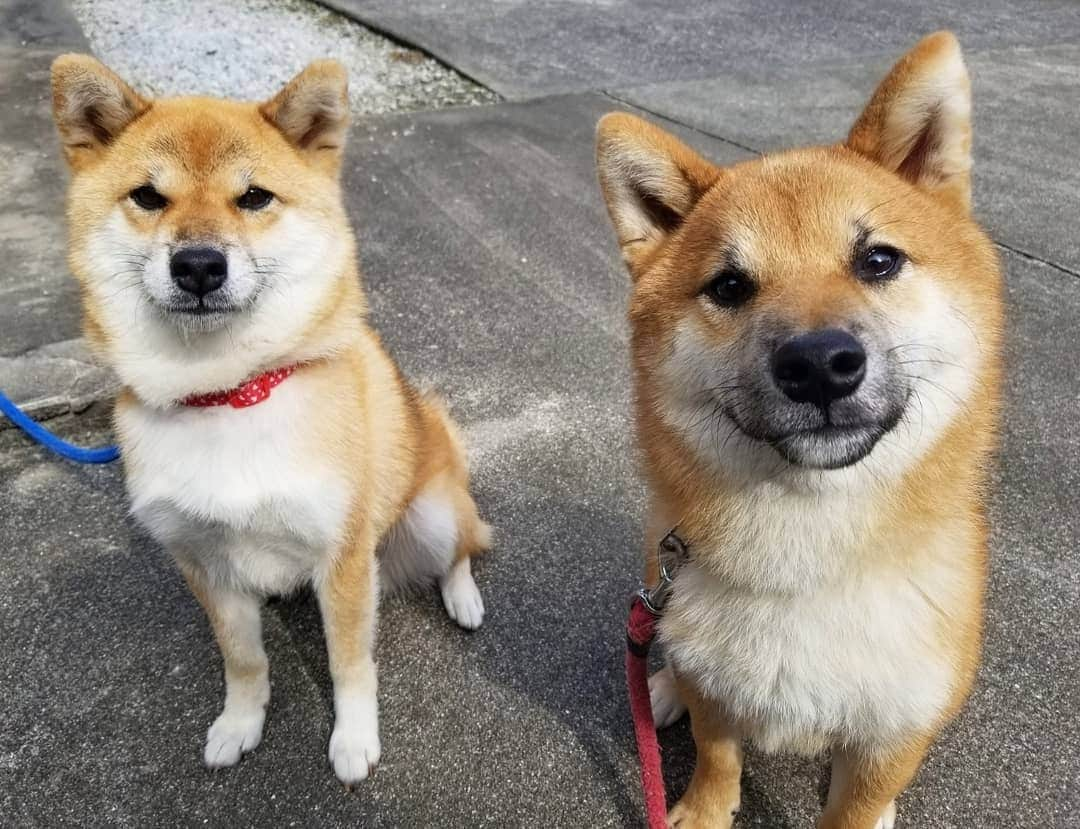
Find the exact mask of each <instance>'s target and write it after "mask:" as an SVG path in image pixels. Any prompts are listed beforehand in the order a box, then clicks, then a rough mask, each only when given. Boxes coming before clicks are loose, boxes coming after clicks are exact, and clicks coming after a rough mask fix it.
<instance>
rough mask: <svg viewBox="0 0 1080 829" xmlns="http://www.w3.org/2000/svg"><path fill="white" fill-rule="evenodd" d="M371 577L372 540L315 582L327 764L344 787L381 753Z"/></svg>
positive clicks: (374, 590)
mask: <svg viewBox="0 0 1080 829" xmlns="http://www.w3.org/2000/svg"><path fill="white" fill-rule="evenodd" d="M375 577H376V572H375V542H374V541H373V540H365V541H364V542H363V543H354V544H352V545H350V547H349V548H347V549H345V550H343V551H342V552H341V553H340V555H339V556H338V557H337V558H336V559H335V560H334V561H333V563H332V564H331V565H330V568H329V570H328V572H327V573H326V575H325V577H323V578H321V579H319V580H318V582H317V584H316V591H317V593H318V597H319V609H320V610H321V611H322V618H323V630H324V632H325V634H326V649H327V653H328V655H329V657H330V676H331V678H332V680H333V682H334V715H335V721H334V731H333V734H332V735H331V737H330V764H331V765H332V766H333V768H334V773H335V774H336V775H337V776H338V779H339V780H341V782H342V783H345V784H352V783H358V782H359V781H361V780H363V779H365V778H366V777H367V776H368V775H369V774H370V773H371V772H372V770H374V768H375V765H376V763H378V762H379V754H380V752H381V748H380V745H379V708H378V703H377V701H376V687H377V684H378V683H377V679H376V673H375V660H374V659H373V657H372V650H373V647H374V644H375V642H374V640H375V611H376V606H377V603H378V595H377V593H378V588H377V585H376V581H375Z"/></svg>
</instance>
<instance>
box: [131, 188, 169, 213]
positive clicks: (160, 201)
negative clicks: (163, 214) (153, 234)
mask: <svg viewBox="0 0 1080 829" xmlns="http://www.w3.org/2000/svg"><path fill="white" fill-rule="evenodd" d="M128 196H130V197H131V200H132V201H133V202H135V204H137V205H139V207H141V208H142V209H143V210H162V209H163V208H164V207H165V206H166V205H168V203H169V200H168V199H167V198H165V197H164V196H163V195H161V193H159V192H158V191H157V190H155V189H154V188H153V187H151V186H150V185H149V184H144V185H143V186H142V187H136V188H135V189H134V190H132V191H131V192H130V193H128Z"/></svg>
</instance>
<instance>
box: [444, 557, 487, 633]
mask: <svg viewBox="0 0 1080 829" xmlns="http://www.w3.org/2000/svg"><path fill="white" fill-rule="evenodd" d="M439 587H440V590H441V592H442V600H443V605H444V606H445V607H446V613H447V615H449V617H450V618H451V619H453V620H454V621H455V622H457V623H458V625H460V626H461V627H463V628H465V629H466V630H476V629H477V628H478V627H480V624H481V623H482V622H483V621H484V600H483V598H482V597H481V596H480V588H479V587H477V586H476V582H475V581H474V580H473V576H472V567H471V565H470V564H469V560H468V559H467V558H465V559H462V560H461V561H459V562H458V563H457V564H455V565H454V566H453V567H452V568H451V569H450V572H449V573H447V574H446V575H445V576H443V578H442V581H441V582H440V583H439Z"/></svg>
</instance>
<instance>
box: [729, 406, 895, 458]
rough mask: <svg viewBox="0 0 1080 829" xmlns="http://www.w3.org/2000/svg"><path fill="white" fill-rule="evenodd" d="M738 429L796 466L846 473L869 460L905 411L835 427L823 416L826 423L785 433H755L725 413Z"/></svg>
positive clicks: (762, 431) (746, 425)
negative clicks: (845, 468)
mask: <svg viewBox="0 0 1080 829" xmlns="http://www.w3.org/2000/svg"><path fill="white" fill-rule="evenodd" d="M724 413H725V415H727V417H728V418H729V419H730V420H731V421H732V423H734V424H735V427H736V428H737V429H738V430H739V431H740V432H742V433H743V434H744V435H746V436H747V437H748V438H750V439H751V440H754V441H757V442H759V443H764V444H766V445H768V446H771V447H772V448H773V449H774V450H775V451H776V453H777V454H778V455H780V457H782V458H783V459H784V460H786V461H787V462H788V463H790V464H792V465H793V466H802V467H806V468H810V469H825V470H829V469H843V468H844V467H846V466H851V465H853V464H856V463H858V462H859V461H861V460H862V459H863V458H865V457H867V456H868V455H869V454H870V453H871V452H872V451H873V449H874V447H875V446H877V444H878V441H880V440H881V438H883V437H884V436H885V435H887V434H888V433H889V432H890V431H892V430H893V428H895V426H896V425H897V423H899V422H900V418H901V416H902V415H903V407H898V408H897V409H896V410H895V411H890V412H889V414H888V415H887V416H886V417H884V418H881V419H870V420H857V421H851V422H843V423H835V422H831V421H830V420H829V417H828V414H827V413H826V414H825V415H824V419H825V422H823V423H820V424H818V425H814V426H810V427H806V428H796V429H792V430H790V431H784V432H769V431H765V430H762V429H756V428H754V427H752V426H750V425H749V424H747V423H744V422H742V421H741V420H740V419H739V417H738V416H737V414H736V413H735V412H733V411H730V410H725V412H724Z"/></svg>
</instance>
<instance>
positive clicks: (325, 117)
mask: <svg viewBox="0 0 1080 829" xmlns="http://www.w3.org/2000/svg"><path fill="white" fill-rule="evenodd" d="M259 111H260V112H261V113H262V115H263V117H264V118H266V120H267V121H269V122H270V123H271V124H273V125H274V126H275V127H277V128H278V129H279V130H281V133H282V134H283V135H284V136H285V138H287V139H288V141H289V143H290V144H292V145H293V146H294V147H296V148H297V149H299V150H302V151H304V152H308V153H312V154H314V156H315V157H317V158H329V159H333V161H334V163H335V164H336V162H337V160H338V159H339V158H340V156H341V150H342V148H343V147H344V146H345V133H346V131H347V130H348V127H349V78H348V74H347V73H346V71H345V67H344V66H342V65H341V64H340V63H338V62H337V61H336V60H320V61H315V62H314V63H311V64H308V66H307V67H306V68H305V69H304V71H303V72H301V73H300V74H299V75H297V76H296V77H295V78H293V79H292V80H291V81H289V83H288V84H286V86H285V88H284V89H282V90H281V91H280V92H279V93H278V94H277V95H275V96H274V97H273V98H271V99H270V100H269V101H267V102H266V103H264V104H262V105H261V106H260V107H259Z"/></svg>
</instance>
